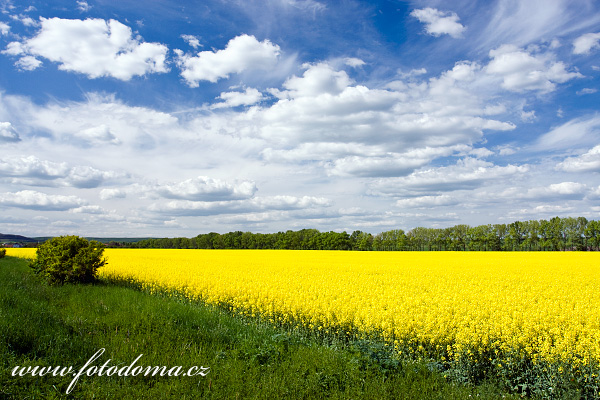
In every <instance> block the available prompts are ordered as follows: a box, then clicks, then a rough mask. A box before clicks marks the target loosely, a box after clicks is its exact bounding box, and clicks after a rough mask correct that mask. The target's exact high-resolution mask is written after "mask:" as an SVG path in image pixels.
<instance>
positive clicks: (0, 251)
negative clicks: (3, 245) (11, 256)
mask: <svg viewBox="0 0 600 400" xmlns="http://www.w3.org/2000/svg"><path fill="white" fill-rule="evenodd" d="M5 255H6V249H0V258H2V257H4V256H5Z"/></svg>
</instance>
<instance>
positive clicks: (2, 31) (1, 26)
mask: <svg viewBox="0 0 600 400" xmlns="http://www.w3.org/2000/svg"><path fill="white" fill-rule="evenodd" d="M9 32H10V25H9V24H7V23H6V22H0V35H8V33H9Z"/></svg>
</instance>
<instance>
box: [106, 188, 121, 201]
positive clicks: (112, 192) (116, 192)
mask: <svg viewBox="0 0 600 400" xmlns="http://www.w3.org/2000/svg"><path fill="white" fill-rule="evenodd" d="M125 197H127V193H126V192H125V190H123V189H102V190H101V191H100V199H102V200H111V199H124V198H125Z"/></svg>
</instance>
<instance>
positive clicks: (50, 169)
mask: <svg viewBox="0 0 600 400" xmlns="http://www.w3.org/2000/svg"><path fill="white" fill-rule="evenodd" d="M2 177H3V178H12V179H13V180H15V179H16V180H17V181H18V182H20V183H21V184H27V185H32V186H72V187H76V188H93V187H98V186H100V185H102V184H103V183H105V182H106V181H110V180H122V179H124V178H126V175H125V174H123V173H117V172H114V171H101V170H98V169H96V168H92V167H89V166H74V167H71V166H69V165H68V164H67V163H65V162H60V163H57V162H52V161H48V160H41V159H39V158H37V157H36V156H26V157H7V158H3V159H0V178H2Z"/></svg>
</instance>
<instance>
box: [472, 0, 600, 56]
mask: <svg viewBox="0 0 600 400" xmlns="http://www.w3.org/2000/svg"><path fill="white" fill-rule="evenodd" d="M481 4H484V3H481ZM478 12H482V13H484V14H483V15H485V17H483V15H482V18H480V19H479V21H478V22H480V23H481V24H482V25H483V26H482V29H481V32H479V33H478V35H477V36H476V37H474V39H475V41H476V42H477V43H478V44H479V46H478V48H479V50H480V51H487V50H488V49H490V48H494V47H497V46H499V45H502V44H507V43H511V44H514V45H517V46H526V45H528V44H531V43H539V42H541V41H550V40H553V39H554V38H561V37H567V36H570V35H572V34H573V33H574V32H577V31H581V30H583V29H588V28H589V29H593V28H594V27H597V26H598V22H599V21H600V19H599V18H598V12H597V9H596V7H594V4H593V2H588V1H576V2H573V1H571V0H553V1H547V0H527V1H521V0H496V1H494V2H492V3H491V4H489V3H485V10H478ZM473 24H475V22H474V23H473Z"/></svg>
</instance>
